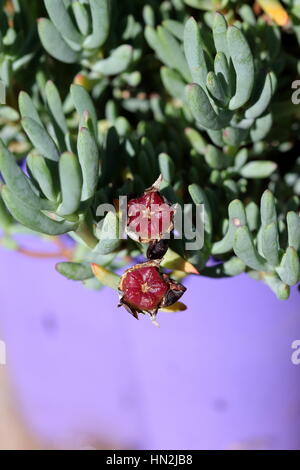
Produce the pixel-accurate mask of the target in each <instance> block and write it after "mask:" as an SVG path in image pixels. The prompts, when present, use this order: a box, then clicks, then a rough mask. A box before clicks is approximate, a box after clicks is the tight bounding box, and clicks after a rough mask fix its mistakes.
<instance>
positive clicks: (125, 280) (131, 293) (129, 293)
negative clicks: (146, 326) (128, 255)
mask: <svg viewBox="0 0 300 470" xmlns="http://www.w3.org/2000/svg"><path fill="white" fill-rule="evenodd" d="M185 291H186V288H185V287H184V286H183V285H182V284H180V283H179V282H176V281H173V280H172V279H170V278H169V276H168V275H167V274H162V273H161V272H160V270H159V262H158V261H148V262H146V263H141V264H137V265H135V266H133V267H132V268H129V269H127V271H125V273H124V274H123V276H122V277H121V279H120V284H119V294H120V305H123V306H124V307H125V308H126V309H127V310H128V311H129V312H130V313H131V314H132V315H133V316H134V317H135V318H138V313H148V314H150V315H151V317H154V318H155V316H156V314H157V311H158V310H159V308H160V307H167V306H170V305H172V304H173V303H175V302H177V300H178V299H179V298H180V297H181V296H182V294H183V293H184V292H185Z"/></svg>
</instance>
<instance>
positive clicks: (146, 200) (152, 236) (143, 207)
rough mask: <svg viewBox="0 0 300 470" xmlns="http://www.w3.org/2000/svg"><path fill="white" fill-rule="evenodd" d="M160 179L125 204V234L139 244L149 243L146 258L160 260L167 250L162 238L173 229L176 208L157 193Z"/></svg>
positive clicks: (165, 240)
mask: <svg viewBox="0 0 300 470" xmlns="http://www.w3.org/2000/svg"><path fill="white" fill-rule="evenodd" d="M161 182H162V177H161V176H160V177H159V178H158V179H157V180H156V181H155V183H154V184H153V185H152V186H151V187H150V188H148V189H146V190H145V191H144V193H143V194H142V195H141V196H139V197H136V198H132V199H129V201H128V204H127V216H128V219H127V228H126V231H127V234H128V235H129V237H130V238H132V239H133V240H135V241H137V242H140V243H149V247H148V251H147V258H148V259H151V260H154V259H161V258H162V257H163V256H164V254H165V253H166V251H167V249H168V240H167V238H164V237H166V236H168V234H169V233H170V232H171V231H172V229H173V219H174V214H175V211H176V207H175V206H172V205H171V204H170V203H169V201H168V200H167V199H166V198H165V197H164V196H163V195H162V194H161V193H160V192H159V189H160V185H161Z"/></svg>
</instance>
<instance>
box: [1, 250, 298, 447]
mask: <svg viewBox="0 0 300 470" xmlns="http://www.w3.org/2000/svg"><path fill="white" fill-rule="evenodd" d="M34 243H35V246H37V245H38V242H36V241H35V242H34ZM0 260H1V263H0V276H1V283H0V286H1V324H2V328H3V333H4V336H5V338H4V339H5V341H6V344H7V367H8V370H9V371H10V374H11V377H12V381H13V384H14V386H15V390H16V394H17V396H18V399H19V402H20V404H21V409H22V412H23V414H24V416H25V418H26V420H27V422H28V423H29V425H30V428H31V429H32V430H33V431H34V432H36V433H37V434H38V435H39V436H40V437H41V438H42V439H44V440H47V441H51V442H63V441H71V440H76V439H79V440H80V439H81V437H82V436H89V438H90V440H91V441H93V440H97V438H98V436H104V437H105V438H106V439H111V440H112V441H114V442H119V443H121V444H122V445H123V446H124V447H129V448H142V449H229V448H234V449H239V448H242V449H243V448H259V449H282V448H284V449H295V448H300V393H299V392H300V366H298V367H297V366H295V365H293V364H292V362H291V354H292V349H291V344H292V342H293V341H294V340H295V339H300V308H299V307H300V295H299V292H297V290H295V291H294V292H293V294H292V296H291V299H290V300H289V301H287V302H280V301H278V300H277V299H276V298H275V296H274V295H273V294H272V292H271V291H270V290H269V289H268V288H267V287H265V286H264V285H262V284H260V283H258V282H256V281H254V280H252V279H250V278H248V277H247V276H246V275H242V276H239V277H238V278H236V279H224V280H221V281H220V280H217V281H216V280H210V279H207V278H202V277H201V276H200V277H197V278H196V277H193V278H190V279H189V280H188V281H187V283H186V285H187V287H188V288H189V289H188V291H187V293H186V295H185V302H186V303H187V305H188V306H189V308H188V310H187V311H186V312H183V313H176V314H167V313H160V314H159V316H158V321H159V323H160V328H156V327H155V326H153V325H152V323H151V322H150V321H149V320H148V318H141V320H140V321H136V320H135V319H134V318H133V317H131V316H130V315H129V314H128V313H127V312H126V311H125V310H124V309H118V308H117V301H118V299H117V296H116V294H115V293H114V292H112V291H111V290H109V289H103V290H101V291H99V292H96V291H89V290H86V289H84V288H83V287H82V286H81V285H80V283H76V282H71V281H68V280H66V279H64V278H63V277H62V276H60V275H59V274H58V273H57V272H56V271H55V270H54V264H55V260H53V259H50V260H37V259H31V258H27V257H25V256H22V255H20V254H18V253H15V252H9V251H5V250H3V249H1V250H0Z"/></svg>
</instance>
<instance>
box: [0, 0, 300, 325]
mask: <svg viewBox="0 0 300 470" xmlns="http://www.w3.org/2000/svg"><path fill="white" fill-rule="evenodd" d="M292 3H293V4H292ZM10 5H11V6H12V7H13V13H15V12H16V11H17V7H16V5H17V6H18V5H21V7H23V2H20V4H19V3H18V2H12V3H11V4H10ZM44 6H45V10H44V11H43V10H42V9H40V8H37V9H36V10H33V13H32V14H31V17H30V20H28V21H29V24H31V26H32V27H33V28H34V25H35V24H36V23H37V24H38V35H34V36H33V37H34V38H35V40H34V42H33V44H31V46H30V48H29V49H30V50H31V53H30V54H33V55H32V57H34V60H33V61H32V63H31V70H30V75H31V80H28V81H27V82H24V86H23V91H21V92H20V93H19V94H18V100H17V99H16V95H17V92H18V89H19V85H18V87H15V83H16V82H17V83H19V82H20V80H19V77H20V71H19V69H18V68H16V67H14V64H15V63H18V61H19V60H21V62H22V59H23V64H26V57H27V54H28V50H27V49H26V48H24V50H19V53H16V54H15V55H13V56H11V58H10V60H11V63H12V66H13V67H12V74H11V78H10V83H11V84H13V86H12V90H13V94H14V100H10V101H9V104H7V105H4V106H2V107H0V137H1V139H2V141H1V143H0V171H1V181H0V187H1V197H0V227H1V228H2V231H3V237H2V239H1V243H2V244H4V245H5V246H6V247H7V248H11V249H16V250H19V251H21V252H22V250H21V249H20V246H19V245H18V243H17V241H16V239H15V238H14V235H15V233H17V232H19V231H26V230H27V231H29V232H30V233H35V234H40V235H41V236H46V237H51V239H53V237H59V236H60V235H62V234H68V237H70V238H72V239H73V246H72V249H67V250H64V251H63V253H62V255H65V256H64V257H65V258H67V259H66V260H65V261H61V262H59V263H58V264H57V266H56V268H57V270H58V272H60V273H61V274H62V275H64V276H65V277H67V278H69V279H72V280H77V281H81V282H83V284H85V285H86V286H87V287H90V288H96V289H97V288H100V287H101V286H103V285H106V286H109V287H111V288H113V289H115V290H116V291H119V296H120V302H121V304H123V305H125V306H126V308H127V309H128V310H129V311H130V312H131V313H133V315H134V316H137V315H138V313H148V314H149V315H150V316H151V318H152V319H154V318H155V316H156V313H157V310H159V309H161V310H168V311H176V310H183V309H184V308H185V306H184V304H182V303H181V302H178V299H179V297H181V295H182V294H183V292H184V290H185V288H184V287H183V286H182V284H181V281H182V279H184V278H185V277H186V276H187V275H188V274H193V275H199V273H200V274H201V275H204V276H209V277H214V278H220V277H232V276H236V275H238V274H240V273H243V272H246V273H248V274H249V275H250V276H252V277H253V278H255V279H259V280H262V281H263V282H264V283H265V284H267V285H268V286H269V287H270V288H271V289H272V291H274V293H275V294H276V296H277V297H278V298H279V299H287V298H288V296H289V293H290V287H291V286H293V285H296V284H298V283H299V281H300V262H299V255H300V216H299V197H300V174H299V169H300V164H299V153H298V148H299V145H298V142H299V137H298V135H299V124H300V122H299V120H300V114H299V111H298V109H297V105H294V104H293V103H292V101H291V95H292V83H293V82H294V80H295V79H296V78H297V73H298V70H299V66H298V61H297V59H296V51H297V48H298V47H299V46H298V32H297V21H296V16H297V15H296V13H297V7H296V6H295V4H294V2H288V1H286V2H284V5H283V4H281V3H280V2H276V1H273V0H270V1H269V2H265V1H259V2H257V3H255V5H253V3H252V2H246V3H245V2H238V1H225V0H224V1H218V2H215V1H210V0H209V1H202V0H186V1H183V0H167V1H164V2H156V1H154V0H153V1H152V0H149V1H148V2H147V3H146V4H145V2H142V1H140V0H135V1H127V0H126V1H124V2H122V5H119V4H118V8H116V4H115V2H114V0H111V1H108V0H84V1H74V2H73V1H68V0H66V1H64V0H55V1H54V0H51V1H50V0H49V1H48V0H44ZM21 7H20V8H21ZM112 12H113V14H112ZM46 14H47V15H48V16H49V17H48V18H47V17H46ZM41 15H43V16H44V17H43V18H42V19H40V16H41ZM195 18H197V21H196V19H195ZM33 30H34V29H33ZM38 38H39V40H38ZM39 41H40V42H39ZM41 46H42V47H41ZM5 53H6V52H5ZM22 73H23V72H22ZM24 73H25V71H24ZM9 86H10V85H9ZM17 101H18V103H16V102H17ZM154 182H156V183H154ZM121 196H123V197H125V196H126V198H127V199H126V204H125V209H126V210H125V212H126V215H127V216H128V219H127V221H126V224H125V227H123V228H124V231H122V223H123V219H122V218H123V215H124V208H123V209H122V207H121V206H120V200H119V198H120V197H121ZM200 207H201V208H202V211H203V212H202V215H201V214H200V212H199V214H200V215H199V214H198V212H197V211H199V208H200ZM180 214H181V216H182V217H183V218H184V217H185V216H186V217H187V219H188V220H189V224H190V231H192V232H193V233H194V234H197V233H198V229H199V227H198V225H197V223H198V219H197V217H198V215H199V217H200V218H201V217H202V221H203V226H202V229H203V230H202V232H201V233H202V234H201V236H202V244H201V246H200V247H199V246H196V245H194V244H193V243H191V240H190V238H189V236H188V235H187V234H186V233H183V234H179V235H181V236H179V235H178V229H177V226H176V220H177V217H178V216H180ZM197 214H198V215H197ZM167 216H168V217H169V218H168V219H166V221H165V219H164V218H165V217H167ZM143 220H144V221H145V224H144V229H145V228H146V229H147V230H146V232H147V233H146V232H145V230H144V229H143V228H142V222H143ZM126 234H127V235H129V237H127V235H126ZM55 239H56V238H55ZM23 251H24V250H23ZM128 266H129V267H128ZM120 269H121V271H122V270H124V269H125V272H124V274H123V275H122V276H121V278H120V275H119V273H120ZM146 278H147V279H146ZM145 279H146V280H145ZM146 281H147V282H146ZM132 283H133V284H134V285H133V291H130V289H131V287H132ZM200 284H201V277H199V285H200Z"/></svg>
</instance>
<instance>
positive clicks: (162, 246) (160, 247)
mask: <svg viewBox="0 0 300 470" xmlns="http://www.w3.org/2000/svg"><path fill="white" fill-rule="evenodd" d="M168 248H169V240H166V239H165V238H162V239H161V240H159V241H154V242H151V243H150V244H149V246H148V249H147V258H148V259H151V260H154V259H161V258H162V257H163V256H164V255H165V254H166V252H167V251H168Z"/></svg>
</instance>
